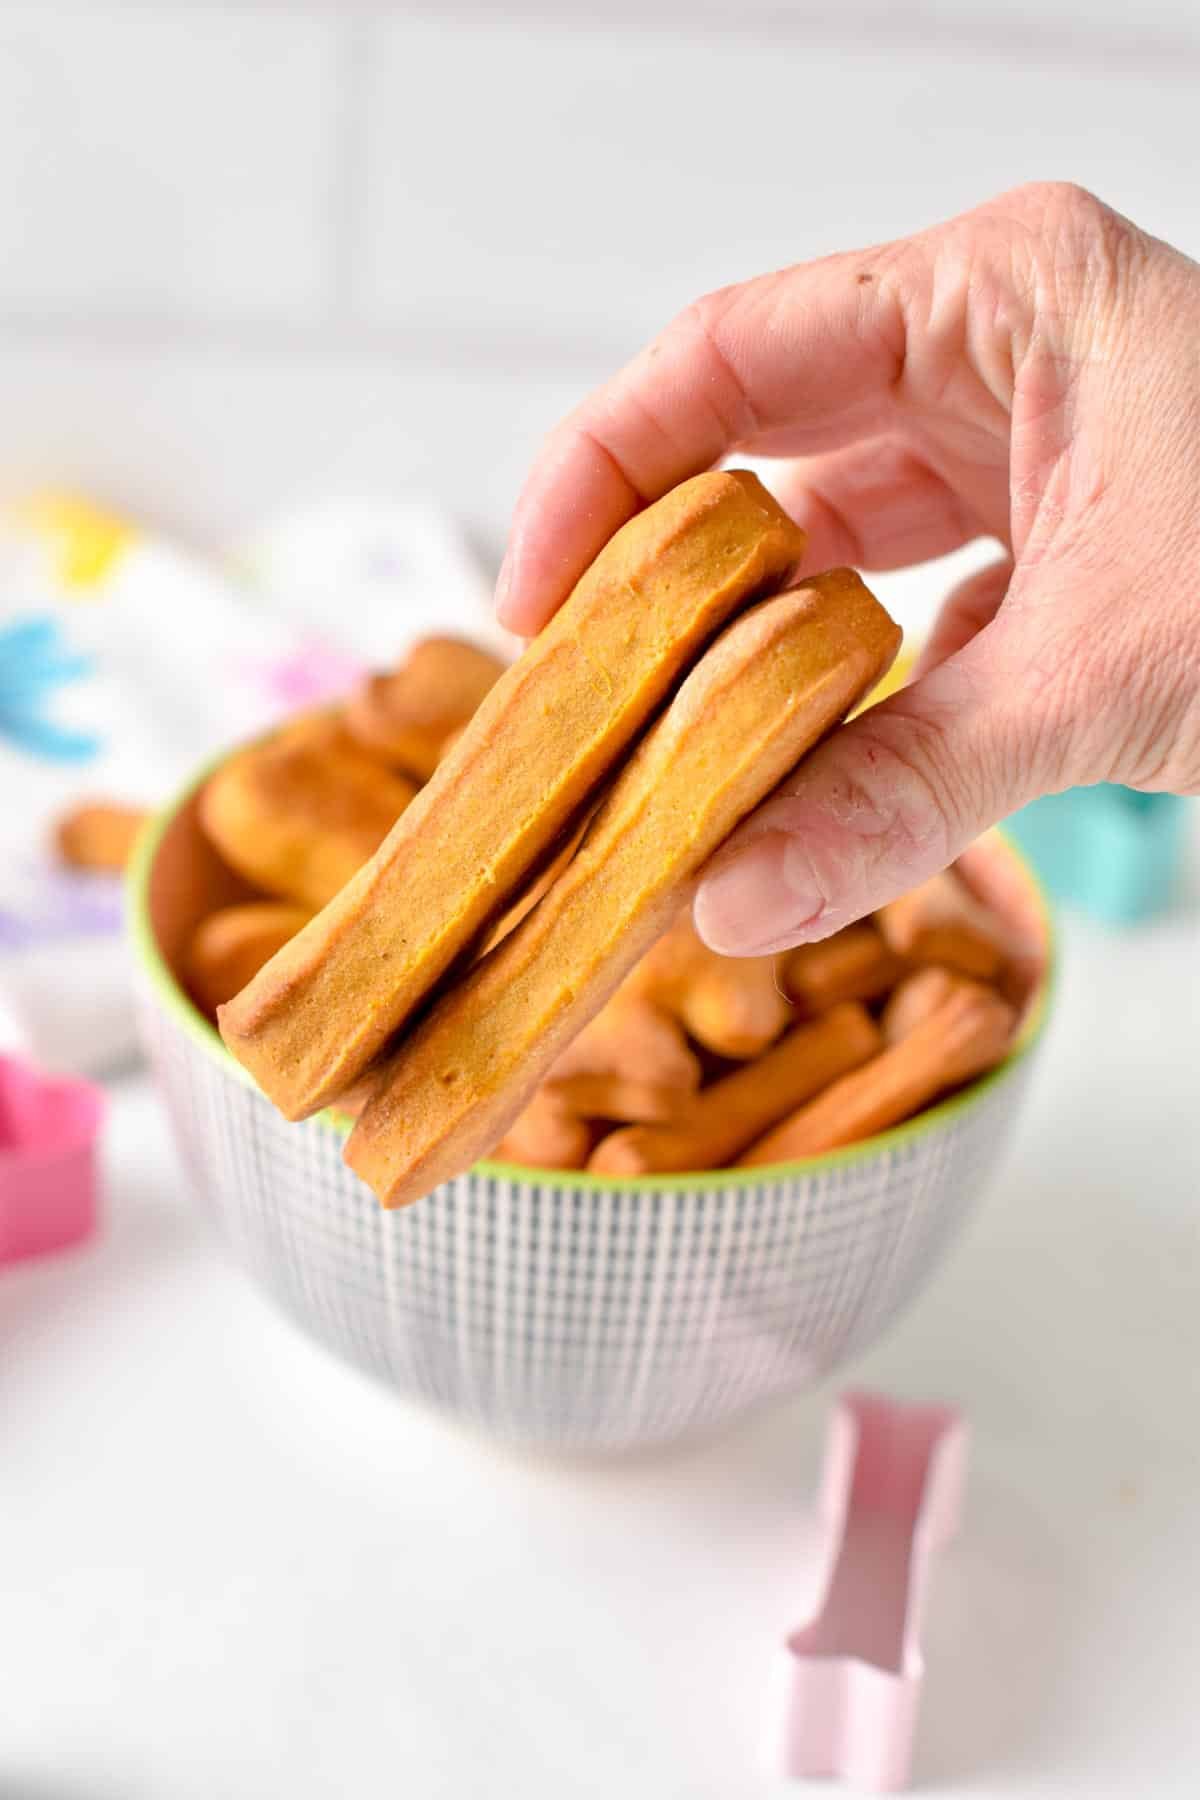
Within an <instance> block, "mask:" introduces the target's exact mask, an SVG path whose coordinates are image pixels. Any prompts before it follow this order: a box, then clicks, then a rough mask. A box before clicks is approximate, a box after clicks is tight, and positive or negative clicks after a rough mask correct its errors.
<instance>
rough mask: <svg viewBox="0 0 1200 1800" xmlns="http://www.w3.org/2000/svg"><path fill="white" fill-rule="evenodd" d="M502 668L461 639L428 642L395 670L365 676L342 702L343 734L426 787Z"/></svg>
mask: <svg viewBox="0 0 1200 1800" xmlns="http://www.w3.org/2000/svg"><path fill="white" fill-rule="evenodd" d="M505 667H506V665H505V664H504V663H502V662H501V661H500V658H499V657H498V656H492V655H491V654H490V653H489V652H488V651H487V650H481V649H480V648H479V646H478V645H477V644H469V643H467V642H466V640H465V639H463V638H454V637H428V638H422V639H421V640H420V642H419V643H416V644H414V645H413V647H412V649H411V650H410V651H409V653H408V655H407V656H406V657H405V659H404V661H403V662H402V663H401V664H400V666H399V668H397V669H392V670H389V671H388V672H387V673H385V674H380V675H370V676H368V677H367V679H366V681H364V682H363V683H362V685H361V686H360V687H358V688H356V689H355V691H354V693H352V694H351V696H350V698H349V699H348V700H347V702H346V730H347V731H348V732H349V733H350V735H351V737H352V738H354V739H355V740H356V742H357V743H359V744H361V745H362V747H363V749H364V750H368V751H369V752H370V753H371V755H372V756H376V757H378V758H379V759H380V761H382V762H387V763H390V764H394V765H395V766H396V767H397V768H400V769H403V770H404V771H405V773H406V774H408V775H412V776H414V777H415V778H416V779H417V780H418V781H427V780H428V779H429V777H430V776H431V775H432V774H433V771H434V769H435V768H436V767H437V765H438V763H439V762H440V761H441V757H442V752H443V747H444V745H445V742H446V739H447V738H448V737H449V736H450V735H451V734H452V733H453V732H457V731H458V730H459V729H460V728H461V727H462V726H463V725H465V724H466V722H467V720H468V719H469V718H470V717H471V716H472V714H473V713H474V712H475V711H476V709H477V708H478V706H479V704H480V702H481V701H482V699H483V697H484V695H485V694H486V693H488V691H489V690H490V689H491V688H493V687H495V685H496V683H497V681H498V680H499V679H500V677H501V675H503V673H504V670H505Z"/></svg>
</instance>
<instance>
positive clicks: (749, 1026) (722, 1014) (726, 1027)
mask: <svg viewBox="0 0 1200 1800" xmlns="http://www.w3.org/2000/svg"><path fill="white" fill-rule="evenodd" d="M630 986H631V987H632V988H634V989H635V990H636V991H637V992H639V993H642V994H645V995H647V996H648V997H649V998H650V999H652V1000H654V1001H655V1002H656V1003H657V1004H658V1005H659V1006H662V1007H664V1008H665V1009H666V1010H667V1011H668V1012H670V1013H671V1014H672V1015H673V1017H675V1018H676V1019H678V1020H679V1023H680V1024H681V1025H682V1026H683V1028H684V1030H685V1031H687V1032H688V1033H690V1035H691V1036H692V1037H694V1038H695V1040H696V1042H697V1043H698V1044H703V1046H704V1048H705V1049H706V1050H711V1051H713V1053H714V1054H715V1055H717V1056H727V1057H733V1058H735V1059H738V1058H744V1057H748V1056H757V1055H758V1054H759V1053H760V1051H763V1050H765V1049H766V1047H767V1045H768V1044H772V1043H774V1041H775V1039H776V1038H777V1037H778V1036H779V1034H780V1032H781V1031H783V1030H784V1028H785V1027H786V1026H787V1025H788V1024H789V1023H790V1021H791V1020H792V1018H793V1016H794V1013H795V1008H794V1007H793V1006H792V1004H791V1001H790V1000H789V999H788V997H787V995H786V994H784V993H782V992H781V991H780V988H779V986H778V984H777V982H776V975H775V958H774V957H773V956H719V955H718V954H717V952H716V951H715V950H710V949H709V947H708V945H707V944H706V943H704V942H703V940H702V939H701V937H700V936H699V934H698V933H697V931H696V928H695V926H694V925H693V924H692V915H691V908H690V907H685V908H684V910H683V911H682V912H681V913H680V915H679V917H678V918H677V919H676V920H675V923H674V924H673V925H672V926H671V929H670V931H668V933H667V935H666V936H665V937H664V938H662V939H660V940H659V942H658V943H657V944H655V945H654V948H653V949H652V950H651V951H650V953H649V955H647V956H644V957H643V958H642V961H641V962H640V963H639V965H638V967H637V968H636V969H635V970H634V971H633V974H632V975H631V976H630Z"/></svg>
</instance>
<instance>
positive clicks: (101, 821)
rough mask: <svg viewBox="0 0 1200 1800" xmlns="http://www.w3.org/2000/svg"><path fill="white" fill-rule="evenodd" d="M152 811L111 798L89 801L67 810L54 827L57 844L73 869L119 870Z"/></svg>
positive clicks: (127, 859) (61, 855)
mask: <svg viewBox="0 0 1200 1800" xmlns="http://www.w3.org/2000/svg"><path fill="white" fill-rule="evenodd" d="M149 816H150V815H149V813H147V812H143V811H141V810H140V809H139V808H137V807H133V806H117V805H114V804H113V803H112V802H110V801H101V800H94V801H85V802H83V804H82V805H80V806H76V807H73V808H72V810H71V811H70V812H69V813H64V814H63V816H62V818H61V819H59V821H58V823H57V825H56V826H55V829H54V841H55V847H56V848H57V850H58V854H59V856H60V857H61V859H62V861H63V862H65V863H69V864H70V866H71V867H72V868H73V869H96V870H107V871H108V872H110V873H113V874H116V873H119V871H120V870H122V869H123V868H124V867H125V865H126V863H127V862H128V861H129V857H130V854H131V852H132V850H133V846H134V844H135V843H136V842H137V839H138V835H139V833H140V832H141V829H142V826H143V825H144V824H145V823H146V820H147V819H148V818H149Z"/></svg>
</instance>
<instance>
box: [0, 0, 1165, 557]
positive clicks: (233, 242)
mask: <svg viewBox="0 0 1200 1800" xmlns="http://www.w3.org/2000/svg"><path fill="white" fill-rule="evenodd" d="M1198 72H1200V11H1198V9H1197V8H1196V6H1195V5H1194V4H1193V0H1145V3H1144V4H1141V5H1139V6H1138V7H1136V8H1132V9H1131V8H1129V7H1128V6H1124V5H1119V4H1117V0H1015V3H1007V4H1005V3H1002V0H992V3H990V4H989V0H959V3H958V4H955V0H923V3H921V4H918V3H916V0H911V3H901V4H888V3H886V0H877V3H875V4H864V3H862V0H846V3H844V4H839V5H837V6H829V5H817V4H815V3H813V0H790V3H789V0H737V4H734V5H719V6H718V5H712V4H710V3H709V0H645V3H644V4H638V5H633V4H627V3H625V0H618V3H616V4H610V5H607V6H605V7H603V8H589V7H585V6H583V5H581V4H575V3H574V0H561V3H560V4H557V5H555V4H551V3H550V0H546V4H537V3H534V0H530V3H529V4H525V5H519V4H509V5H505V6H493V5H488V4H487V3H486V0H477V3H476V4H472V3H471V0H450V3H448V4H442V5H440V6H430V7H422V6H417V5H411V6H410V5H404V4H394V5H389V4H385V3H383V0H379V3H378V4H371V3H370V0H363V3H355V0H328V3H327V4H323V3H322V0H303V3H301V0H293V3H291V4H289V3H288V0H244V3H242V4H238V3H236V0H235V3H232V4H224V5H220V4H209V3H207V0H195V3H189V0H156V3H150V0H147V3H146V4H138V3H136V0H126V3H122V0H107V3H106V0H92V3H91V4H87V5H79V4H66V3H65V0H37V3H36V4H28V5H23V4H19V3H18V4H9V5H6V6H5V7H4V8H3V11H2V13H0V168H3V169H4V170H5V172H6V177H7V179H6V186H5V192H4V195H3V201H2V204H0V397H2V401H3V404H2V405H0V478H2V479H3V480H4V481H5V482H6V483H9V484H12V483H17V484H21V485H26V484H28V483H29V482H30V481H31V480H32V479H42V480H49V481H52V482H54V483H56V484H60V485H61V484H70V485H74V486H78V487H83V488H84V489H86V490H88V491H92V492H95V493H96V494H97V495H99V496H102V497H104V498H106V499H107V500H108V501H110V502H112V503H117V504H119V505H120V506H123V507H125V508H128V509H133V510H134V511H136V512H139V513H142V514H145V515H149V516H150V517H152V518H153V519H154V520H156V521H157V522H159V523H160V524H163V525H169V526H171V527H173V528H175V529H177V530H179V531H181V532H184V533H186V534H187V535H188V536H189V537H192V538H194V539H196V540H198V541H214V540H223V539H226V538H228V537H230V536H231V535H237V534H239V533H241V532H243V531H245V530H246V529H247V528H248V527H250V526H252V525H254V524H255V523H257V522H258V520H259V519H260V518H261V517H262V515H263V513H264V512H265V511H268V510H271V509H274V508H276V507H278V506H280V505H281V504H285V503H286V504H293V503H296V502H299V501H301V500H304V499H307V498H310V497H313V496H320V497H324V496H326V495H328V494H330V493H331V492H335V491H336V492H348V491H352V492H359V491H361V490H364V489H365V490H369V491H371V492H373V493H375V492H379V491H381V490H384V491H388V490H405V489H408V488H411V487H413V486H417V487H420V488H421V489H423V490H426V491H429V492H431V493H432V494H434V495H435V496H437V497H439V498H440V499H442V500H444V501H445V502H447V503H449V504H450V505H452V506H453V507H454V509H455V510H456V511H457V512H458V513H459V514H461V515H462V517H463V518H464V520H465V521H466V522H467V523H468V525H469V526H470V528H471V530H472V531H473V532H474V533H477V534H478V535H479V536H480V538H481V539H482V541H483V543H484V545H485V547H486V548H487V550H488V551H489V552H490V553H492V554H494V553H495V552H496V551H497V548H498V546H499V544H500V542H501V539H502V535H503V532H504V528H505V523H506V519H507V515H508V511H509V508H510V506H511V503H512V500H513V498H514V494H515V492H516V489H517V486H518V484H519V481H520V479H521V475H522V473H523V471H524V469H525V467H526V466H527V464H528V462H529V459H530V456H531V454H532V451H533V449H534V447H535V445H536V443H537V441H538V439H539V437H540V436H541V434H542V432H543V431H544V430H545V429H546V428H547V427H548V426H549V425H550V424H552V423H553V422H554V420H555V419H556V418H557V417H558V416H559V415H560V414H561V413H562V412H564V411H565V410H566V409H567V408H568V407H569V406H570V405H572V404H573V403H574V402H575V400H576V399H578V398H579V397H580V396H581V395H582V394H583V393H584V392H586V390H587V389H588V388H589V387H590V386H591V385H592V384H593V383H594V382H595V381H597V380H598V379H599V378H601V377H602V376H604V375H605V374H606V373H608V372H609V371H611V370H612V369H614V368H615V367H616V366H617V365H618V364H619V363H620V362H621V361H622V360H623V359H624V358H625V357H627V356H628V355H629V354H631V353H632V352H633V351H634V350H635V349H636V348H637V347H638V346H639V345H640V344H641V343H642V342H643V341H644V340H645V339H646V338H647V337H648V336H649V335H650V334H651V333H653V332H654V331H656V330H657V329H658V328H659V327H660V326H661V325H662V324H663V323H665V322H666V320H667V319H668V318H669V317H670V315H671V314H672V313H673V312H674V311H675V310H676V309H677V308H679V307H680V306H682V305H684V304H685V303H686V302H687V301H689V300H690V299H692V298H694V297H695V296H696V295H697V294H699V293H701V292H703V291H704V290H706V289H708V288H711V287H714V286H716V285H718V284H721V283H724V282H729V281H734V280H737V279H739V278H742V277H745V276H747V275H750V274H753V273H756V272H758V271H761V270H765V269H768V268H772V267H775V266H778V265H781V264H785V263H789V262H793V261H796V260H799V259H802V258H806V257H810V256H815V255H820V254H822V253H823V252H826V251H832V250H836V249H843V248H850V247H852V246H854V245H856V244H863V243H870V242H873V241H875V240H877V239H879V238H881V237H889V236H892V235H894V234H896V233H900V232H907V231H911V230H913V229H915V228H917V227H919V226H922V225H925V224H927V223H930V222H932V221H935V220H937V219H939V218H941V217H943V216H946V215H949V214H951V213H953V212H956V211H958V210H960V209H962V208H965V207H968V206H970V205H972V204H974V203H976V202H978V201H980V200H982V199H984V198H985V197H987V196H989V195H991V194H994V193H996V192H998V191H1000V190H1002V189H1003V188H1005V187H1009V186H1012V185H1013V184H1015V183H1017V182H1020V181H1023V180H1027V179H1032V178H1044V177H1062V178H1070V179H1072V180H1076V181H1080V182H1083V183H1085V184H1086V185H1088V186H1090V187H1092V188H1094V189H1095V190H1096V191H1097V192H1098V193H1099V194H1100V195H1102V196H1103V198H1104V199H1106V200H1107V201H1109V202H1110V203H1111V204H1112V205H1114V206H1115V207H1117V208H1118V209H1120V210H1122V211H1124V212H1126V213H1128V214H1129V215H1130V216H1132V217H1133V218H1134V219H1136V220H1137V221H1138V222H1139V223H1140V224H1142V225H1143V226H1145V227H1147V228H1148V229H1150V230H1151V231H1154V232H1156V233H1159V234H1161V235H1162V236H1164V237H1167V238H1170V239H1173V240H1174V241H1175V242H1176V243H1177V244H1179V245H1180V247H1181V248H1183V249H1185V250H1188V251H1190V252H1192V253H1193V254H1194V253H1195V252H1196V251H1197V249H1200V214H1198V210H1197V206H1196V175H1197V155H1196V136H1195V104H1194V103H1195V95H1196V83H1197V78H1198Z"/></svg>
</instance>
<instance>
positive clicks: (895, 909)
mask: <svg viewBox="0 0 1200 1800" xmlns="http://www.w3.org/2000/svg"><path fill="white" fill-rule="evenodd" d="M878 916H879V929H880V931H881V932H882V933H883V935H884V938H885V939H886V940H887V942H888V943H889V944H890V945H891V948H892V949H893V950H894V951H895V952H896V954H897V956H902V957H904V958H905V959H906V960H907V961H908V962H912V963H940V964H941V965H942V966H943V967H944V968H947V969H955V970H957V972H958V973H959V974H960V975H969V976H972V977H974V978H975V979H976V980H978V981H991V980H993V979H995V977H996V976H997V975H998V974H999V973H1000V970H1001V968H1002V966H1003V964H1004V961H1005V958H1006V955H1007V950H1008V946H1007V942H1006V934H1005V931H1004V927H1003V926H1002V924H1001V923H1000V920H999V919H998V918H997V917H996V915H995V914H994V913H992V912H990V911H989V910H988V908H987V907H986V906H984V905H983V904H982V902H980V901H979V900H977V899H976V898H975V896H974V894H972V893H971V891H970V889H969V888H968V887H967V885H966V883H965V882H964V881H963V879H962V877H961V876H960V875H958V874H957V873H956V872H955V871H954V870H953V869H943V871H942V873H941V874H940V875H935V876H934V877H933V879H932V880H931V881H925V882H922V884H921V886H920V887H915V888H913V889H911V891H910V892H909V893H907V894H901V896H900V898H899V899H898V900H892V901H890V902H889V903H888V905H887V906H885V907H882V908H881V909H880V912H879V915H878Z"/></svg>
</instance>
